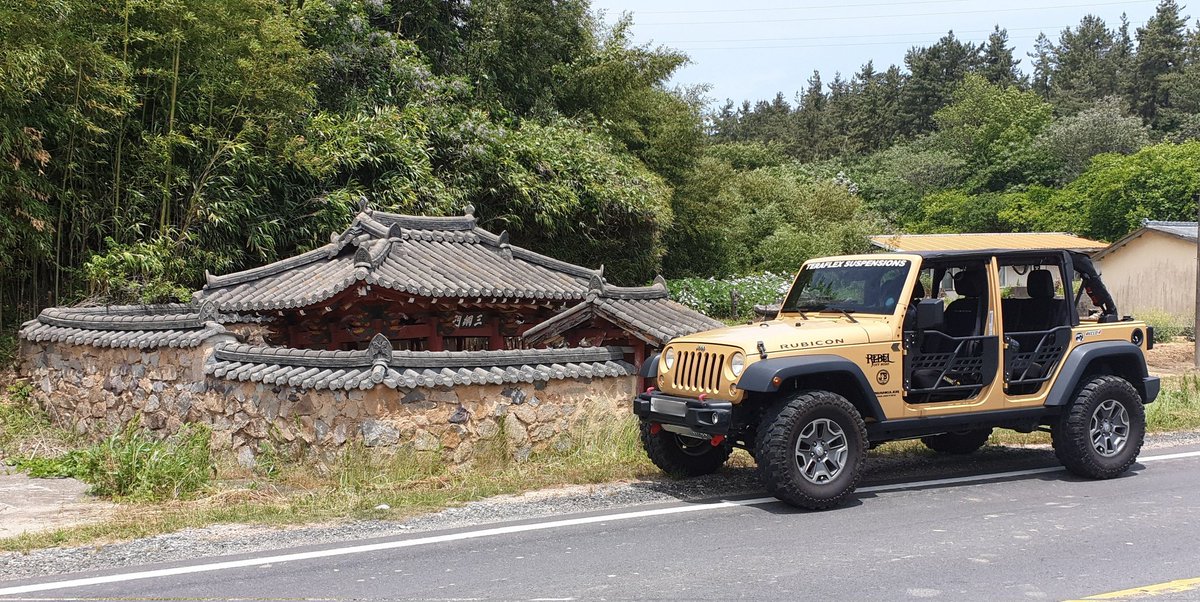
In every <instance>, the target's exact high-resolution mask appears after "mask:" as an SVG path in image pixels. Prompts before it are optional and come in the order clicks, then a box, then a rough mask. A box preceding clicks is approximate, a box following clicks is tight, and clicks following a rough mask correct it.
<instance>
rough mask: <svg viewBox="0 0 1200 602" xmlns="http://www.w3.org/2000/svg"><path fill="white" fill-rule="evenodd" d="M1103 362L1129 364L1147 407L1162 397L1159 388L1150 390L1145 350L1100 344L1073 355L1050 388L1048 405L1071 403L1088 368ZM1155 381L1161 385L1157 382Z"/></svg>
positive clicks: (1123, 344) (1122, 343)
mask: <svg viewBox="0 0 1200 602" xmlns="http://www.w3.org/2000/svg"><path fill="white" fill-rule="evenodd" d="M1102 359H1109V360H1111V359H1119V360H1122V361H1124V362H1126V365H1128V366H1130V367H1131V369H1132V370H1131V372H1132V376H1134V377H1135V378H1132V379H1131V382H1130V384H1132V385H1133V386H1134V388H1135V389H1137V390H1138V393H1140V394H1141V395H1142V399H1143V400H1145V403H1150V402H1152V401H1154V398H1155V397H1156V396H1157V395H1158V388H1157V387H1153V391H1151V390H1150V389H1151V387H1148V386H1147V380H1148V377H1149V376H1150V373H1149V371H1147V370H1146V356H1145V355H1143V354H1142V349H1141V347H1138V346H1137V345H1134V344H1133V343H1129V342H1126V341H1097V342H1095V343H1087V344H1085V345H1080V346H1078V347H1076V348H1075V349H1073V350H1072V351H1071V353H1070V355H1068V356H1067V359H1066V361H1064V362H1063V367H1062V369H1061V370H1060V371H1059V373H1058V378H1056V379H1055V381H1054V386H1052V387H1050V393H1048V394H1047V395H1046V403H1045V405H1046V406H1047V407H1061V406H1065V405H1067V404H1069V403H1071V401H1072V400H1074V398H1075V392H1076V391H1077V390H1078V389H1079V383H1080V381H1081V380H1083V375H1084V374H1086V373H1087V369H1088V367H1089V366H1091V365H1092V363H1093V362H1095V361H1097V360H1102ZM1154 380H1155V383H1156V384H1157V379H1154Z"/></svg>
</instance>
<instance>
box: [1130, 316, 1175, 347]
mask: <svg viewBox="0 0 1200 602" xmlns="http://www.w3.org/2000/svg"><path fill="white" fill-rule="evenodd" d="M1137 317H1138V318H1139V319H1141V320H1142V321H1144V322H1146V324H1148V325H1150V326H1151V327H1152V328H1154V342H1155V343H1169V342H1171V339H1174V338H1175V337H1177V336H1180V335H1182V334H1183V333H1184V330H1185V329H1186V328H1187V326H1186V325H1184V323H1183V322H1184V321H1183V319H1182V318H1180V317H1179V316H1176V315H1173V314H1169V313H1167V312H1165V311H1160V310H1150V311H1144V312H1141V313H1139V314H1138V316H1137Z"/></svg>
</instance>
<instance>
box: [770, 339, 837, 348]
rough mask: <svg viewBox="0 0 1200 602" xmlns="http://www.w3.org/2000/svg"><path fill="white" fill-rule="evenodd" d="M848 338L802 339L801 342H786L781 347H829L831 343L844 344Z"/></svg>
mask: <svg viewBox="0 0 1200 602" xmlns="http://www.w3.org/2000/svg"><path fill="white" fill-rule="evenodd" d="M845 343H846V339H818V340H816V341H800V342H799V343H784V344H782V345H780V346H779V348H780V349H808V348H810V347H827V346H829V345H844V344H845Z"/></svg>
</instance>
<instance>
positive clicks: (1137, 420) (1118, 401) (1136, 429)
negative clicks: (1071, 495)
mask: <svg viewBox="0 0 1200 602" xmlns="http://www.w3.org/2000/svg"><path fill="white" fill-rule="evenodd" d="M1051 434H1052V435H1053V441H1054V454H1055V455H1056V456H1058V460H1059V462H1062V463H1063V466H1066V467H1067V470H1069V471H1071V472H1073V473H1075V474H1077V475H1080V476H1084V477H1089V478H1093V479H1111V478H1113V477H1115V476H1117V475H1120V474H1121V473H1123V472H1125V471H1126V470H1128V469H1129V467H1130V466H1131V465H1132V464H1133V462H1134V461H1135V460H1137V455H1138V452H1139V451H1141V449H1142V440H1143V438H1144V437H1145V435H1146V414H1145V410H1144V409H1143V408H1142V397H1141V395H1139V394H1138V392H1137V389H1134V388H1133V385H1131V384H1129V381H1127V380H1125V379H1123V378H1120V377H1117V376H1098V377H1096V378H1094V379H1092V380H1091V381H1089V382H1088V383H1087V384H1086V385H1084V386H1083V388H1082V389H1080V390H1079V394H1078V395H1077V396H1076V397H1075V401H1074V402H1073V403H1072V404H1071V405H1070V406H1069V407H1068V408H1067V409H1066V410H1065V411H1064V413H1063V415H1062V416H1061V417H1059V421H1058V424H1057V425H1055V427H1054V428H1053V429H1052V431H1051Z"/></svg>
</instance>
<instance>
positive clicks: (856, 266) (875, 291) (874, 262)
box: [782, 259, 911, 314]
mask: <svg viewBox="0 0 1200 602" xmlns="http://www.w3.org/2000/svg"><path fill="white" fill-rule="evenodd" d="M910 263H911V262H910V261H909V260H907V259H847V260H839V261H817V262H813V263H810V264H808V265H806V266H804V269H802V270H800V275H799V276H797V277H796V283H795V284H794V285H792V290H791V292H789V293H788V296H787V299H786V300H784V302H783V308H782V311H785V312H786V311H792V312H795V311H802V312H807V311H842V312H850V313H853V312H862V313H869V314H891V313H894V312H895V311H896V304H897V303H898V302H899V301H900V293H901V292H903V289H904V280H905V278H907V277H908V270H909V267H910V265H909V264H910Z"/></svg>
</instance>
